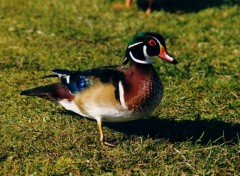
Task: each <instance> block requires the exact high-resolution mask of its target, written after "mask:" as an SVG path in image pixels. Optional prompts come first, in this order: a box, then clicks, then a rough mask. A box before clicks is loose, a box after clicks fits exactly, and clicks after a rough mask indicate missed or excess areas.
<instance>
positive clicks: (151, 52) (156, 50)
mask: <svg viewBox="0 0 240 176" xmlns="http://www.w3.org/2000/svg"><path fill="white" fill-rule="evenodd" d="M152 56H158V57H159V58H161V59H163V60H166V61H168V62H170V63H173V64H177V63H178V62H177V60H176V59H174V58H173V57H171V56H169V54H168V52H167V47H166V44H165V40H164V38H163V37H162V36H161V35H160V34H158V33H154V32H140V33H137V34H136V35H134V36H133V37H132V38H131V39H130V41H129V43H128V47H127V49H126V55H125V58H124V61H123V63H124V64H127V63H128V62H129V61H131V62H135V63H139V64H151V63H152V61H151V59H150V57H152Z"/></svg>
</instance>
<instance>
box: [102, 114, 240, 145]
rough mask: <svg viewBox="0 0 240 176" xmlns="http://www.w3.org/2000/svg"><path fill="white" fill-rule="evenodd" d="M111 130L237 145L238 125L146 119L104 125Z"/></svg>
mask: <svg viewBox="0 0 240 176" xmlns="http://www.w3.org/2000/svg"><path fill="white" fill-rule="evenodd" d="M104 126H107V127H109V128H111V129H114V130H117V131H120V132H122V133H125V134H129V135H141V136H146V137H150V138H153V139H159V138H164V139H168V140H169V141H171V142H183V141H187V140H190V141H192V142H197V143H200V144H207V143H208V142H210V141H211V142H213V143H220V142H221V143H222V142H226V141H227V142H228V143H239V142H240V141H239V140H240V139H239V135H240V124H233V123H227V122H223V121H218V120H194V121H192V120H180V121H176V120H173V119H159V118H156V117H154V118H148V119H140V120H136V121H131V122H124V123H104Z"/></svg>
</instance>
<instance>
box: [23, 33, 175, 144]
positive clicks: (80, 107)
mask: <svg viewBox="0 0 240 176" xmlns="http://www.w3.org/2000/svg"><path fill="white" fill-rule="evenodd" d="M152 56H158V57H159V58H161V59H163V60H166V61H168V62H170V63H173V64H177V61H176V60H175V59H174V58H173V57H171V56H169V54H168V52H167V47H166V44H165V41H164V38H163V37H162V36H161V35H160V34H158V33H154V32H140V33H137V34H136V35H135V36H133V37H132V38H131V39H130V41H129V43H128V46H127V49H126V53H125V58H124V61H123V64H124V65H125V64H127V63H130V64H129V66H128V67H124V66H106V67H101V68H93V69H89V70H84V71H69V70H62V69H54V70H52V72H53V73H54V75H49V76H46V77H59V78H60V82H59V83H55V84H50V85H46V86H41V87H37V88H33V89H29V90H25V91H22V92H21V95H27V96H38V97H41V98H44V99H47V100H51V101H55V102H58V103H60V104H61V105H62V106H63V107H64V108H65V109H67V110H69V111H73V112H75V113H77V114H79V115H81V116H84V117H87V118H91V119H95V120H96V121H97V124H98V128H99V133H100V141H101V143H102V144H105V145H108V146H111V144H109V143H107V142H105V141H104V136H103V130H102V121H106V122H124V121H131V120H136V119H139V118H143V117H145V116H146V115H148V114H149V113H150V112H151V111H152V110H154V109H155V108H156V106H157V105H158V104H159V102H160V100H161V99H162V96H163V86H162V83H161V80H160V78H159V76H158V73H157V72H156V70H155V69H154V67H153V65H152V61H151V59H150V57H152Z"/></svg>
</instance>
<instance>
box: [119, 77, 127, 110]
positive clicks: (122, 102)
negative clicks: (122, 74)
mask: <svg viewBox="0 0 240 176" xmlns="http://www.w3.org/2000/svg"><path fill="white" fill-rule="evenodd" d="M118 88H119V98H120V103H121V105H122V107H123V108H124V109H127V105H126V103H125V100H124V89H123V85H122V81H119V82H118Z"/></svg>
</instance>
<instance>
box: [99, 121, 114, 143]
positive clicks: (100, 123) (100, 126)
mask: <svg viewBox="0 0 240 176" xmlns="http://www.w3.org/2000/svg"><path fill="white" fill-rule="evenodd" d="M97 124H98V130H99V134H100V142H101V144H102V146H108V147H114V146H115V145H113V144H110V143H107V142H105V141H104V137H103V129H102V120H101V118H97Z"/></svg>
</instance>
